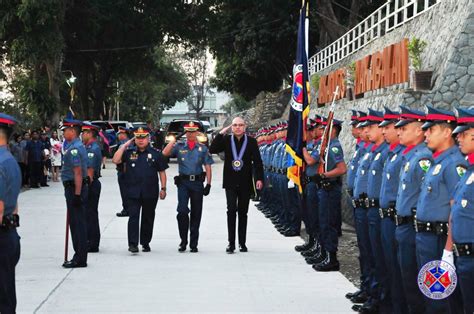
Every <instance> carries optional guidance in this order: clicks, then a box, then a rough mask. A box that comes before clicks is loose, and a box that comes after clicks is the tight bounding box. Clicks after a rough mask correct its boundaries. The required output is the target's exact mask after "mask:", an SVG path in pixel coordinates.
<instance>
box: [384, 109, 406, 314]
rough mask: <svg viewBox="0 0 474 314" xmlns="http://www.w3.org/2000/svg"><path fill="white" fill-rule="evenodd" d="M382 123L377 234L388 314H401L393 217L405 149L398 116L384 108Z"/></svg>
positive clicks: (403, 302) (403, 303) (402, 302)
mask: <svg viewBox="0 0 474 314" xmlns="http://www.w3.org/2000/svg"><path fill="white" fill-rule="evenodd" d="M383 118H384V121H383V122H382V123H380V124H379V126H380V127H381V128H383V131H382V132H383V136H384V138H385V141H386V142H387V143H388V144H389V145H390V146H389V151H388V155H387V159H386V161H385V165H384V168H383V174H382V183H381V187H380V198H379V203H380V209H379V211H380V217H381V219H382V222H381V227H380V233H381V241H382V248H383V253H384V258H385V265H386V267H387V269H386V275H387V277H388V278H387V279H388V283H389V285H387V286H386V289H390V294H389V296H390V297H391V301H392V304H391V306H392V307H391V312H392V313H396V314H403V313H407V312H408V308H407V303H406V300H405V294H404V292H403V286H402V278H401V273H400V265H399V264H398V259H397V244H396V240H395V228H396V225H395V214H396V206H395V204H396V199H397V192H398V185H399V173H400V168H401V165H402V151H403V150H404V149H405V146H403V145H401V144H400V141H399V139H398V131H397V129H395V123H397V122H398V119H399V118H400V113H399V112H396V111H392V110H390V109H389V108H387V107H385V114H384V116H383Z"/></svg>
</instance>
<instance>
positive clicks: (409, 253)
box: [395, 106, 432, 313]
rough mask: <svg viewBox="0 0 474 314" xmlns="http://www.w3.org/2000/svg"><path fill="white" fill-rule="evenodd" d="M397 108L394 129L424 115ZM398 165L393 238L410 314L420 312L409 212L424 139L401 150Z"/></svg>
mask: <svg viewBox="0 0 474 314" xmlns="http://www.w3.org/2000/svg"><path fill="white" fill-rule="evenodd" d="M400 108H401V120H400V121H399V122H398V123H397V124H396V125H395V126H396V127H397V128H399V127H402V126H404V125H406V124H408V123H412V122H422V121H424V120H425V114H424V113H423V112H421V111H419V110H414V109H410V108H407V107H404V106H400ZM402 156H403V157H402V158H403V161H402V167H401V171H400V182H399V186H398V194H397V201H396V206H397V214H396V216H395V223H396V225H397V228H396V230H395V237H396V239H397V243H398V260H399V263H400V270H401V274H402V283H403V288H404V292H405V298H406V300H407V303H408V309H409V311H410V312H412V313H423V311H424V301H423V296H422V294H421V291H420V289H419V288H418V284H417V282H418V279H417V278H418V264H417V260H416V248H415V228H414V226H413V215H414V212H415V211H416V205H417V201H418V197H419V196H420V193H421V184H422V181H423V179H424V177H425V175H426V172H427V171H428V169H429V167H430V166H431V163H432V153H431V151H430V150H429V149H428V148H427V147H426V144H425V143H424V142H422V143H419V144H418V145H416V146H408V147H407V148H405V150H403V152H402Z"/></svg>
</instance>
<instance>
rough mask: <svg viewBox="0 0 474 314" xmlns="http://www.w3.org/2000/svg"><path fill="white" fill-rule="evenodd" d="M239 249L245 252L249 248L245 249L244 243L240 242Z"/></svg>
mask: <svg viewBox="0 0 474 314" xmlns="http://www.w3.org/2000/svg"><path fill="white" fill-rule="evenodd" d="M239 251H240V252H244V253H245V252H248V251H249V250H248V249H247V246H246V245H245V244H240V245H239Z"/></svg>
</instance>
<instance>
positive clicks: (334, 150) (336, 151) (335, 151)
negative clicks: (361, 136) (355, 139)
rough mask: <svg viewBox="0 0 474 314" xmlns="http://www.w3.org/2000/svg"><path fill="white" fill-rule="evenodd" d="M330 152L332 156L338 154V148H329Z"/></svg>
mask: <svg viewBox="0 0 474 314" xmlns="http://www.w3.org/2000/svg"><path fill="white" fill-rule="evenodd" d="M331 150H332V152H333V153H334V154H337V153H339V148H337V147H333V148H331Z"/></svg>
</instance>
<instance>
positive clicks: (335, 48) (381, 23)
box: [308, 0, 443, 75]
mask: <svg viewBox="0 0 474 314" xmlns="http://www.w3.org/2000/svg"><path fill="white" fill-rule="evenodd" d="M441 1H443V0H388V1H387V3H385V4H384V5H382V6H381V7H380V8H379V9H377V10H376V11H374V12H373V13H372V14H371V15H369V16H368V17H367V18H366V19H365V20H363V21H362V22H360V23H359V24H357V25H356V26H355V27H354V28H353V29H351V30H350V31H348V32H347V33H345V34H344V35H342V36H341V37H340V38H339V39H337V40H336V41H334V42H333V43H331V44H330V45H329V46H327V47H325V48H323V49H322V50H321V51H319V52H318V53H316V54H315V55H314V56H312V57H311V58H310V59H309V60H308V65H309V74H310V75H312V74H314V73H317V72H320V71H322V70H324V69H326V68H327V67H329V66H331V65H333V64H335V63H337V62H339V61H341V60H342V59H344V58H346V57H347V56H349V55H351V54H353V53H355V52H356V51H358V50H360V49H362V48H363V47H365V46H367V45H368V44H369V43H371V42H372V41H374V40H375V39H377V38H379V37H382V36H383V35H385V34H387V33H389V32H390V31H392V30H394V29H395V28H397V27H400V26H401V25H403V24H405V23H407V22H408V21H410V20H411V19H413V18H415V17H417V16H418V15H420V14H423V13H425V12H427V11H428V10H430V9H431V8H432V7H434V6H435V5H437V4H438V3H439V2H441Z"/></svg>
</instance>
